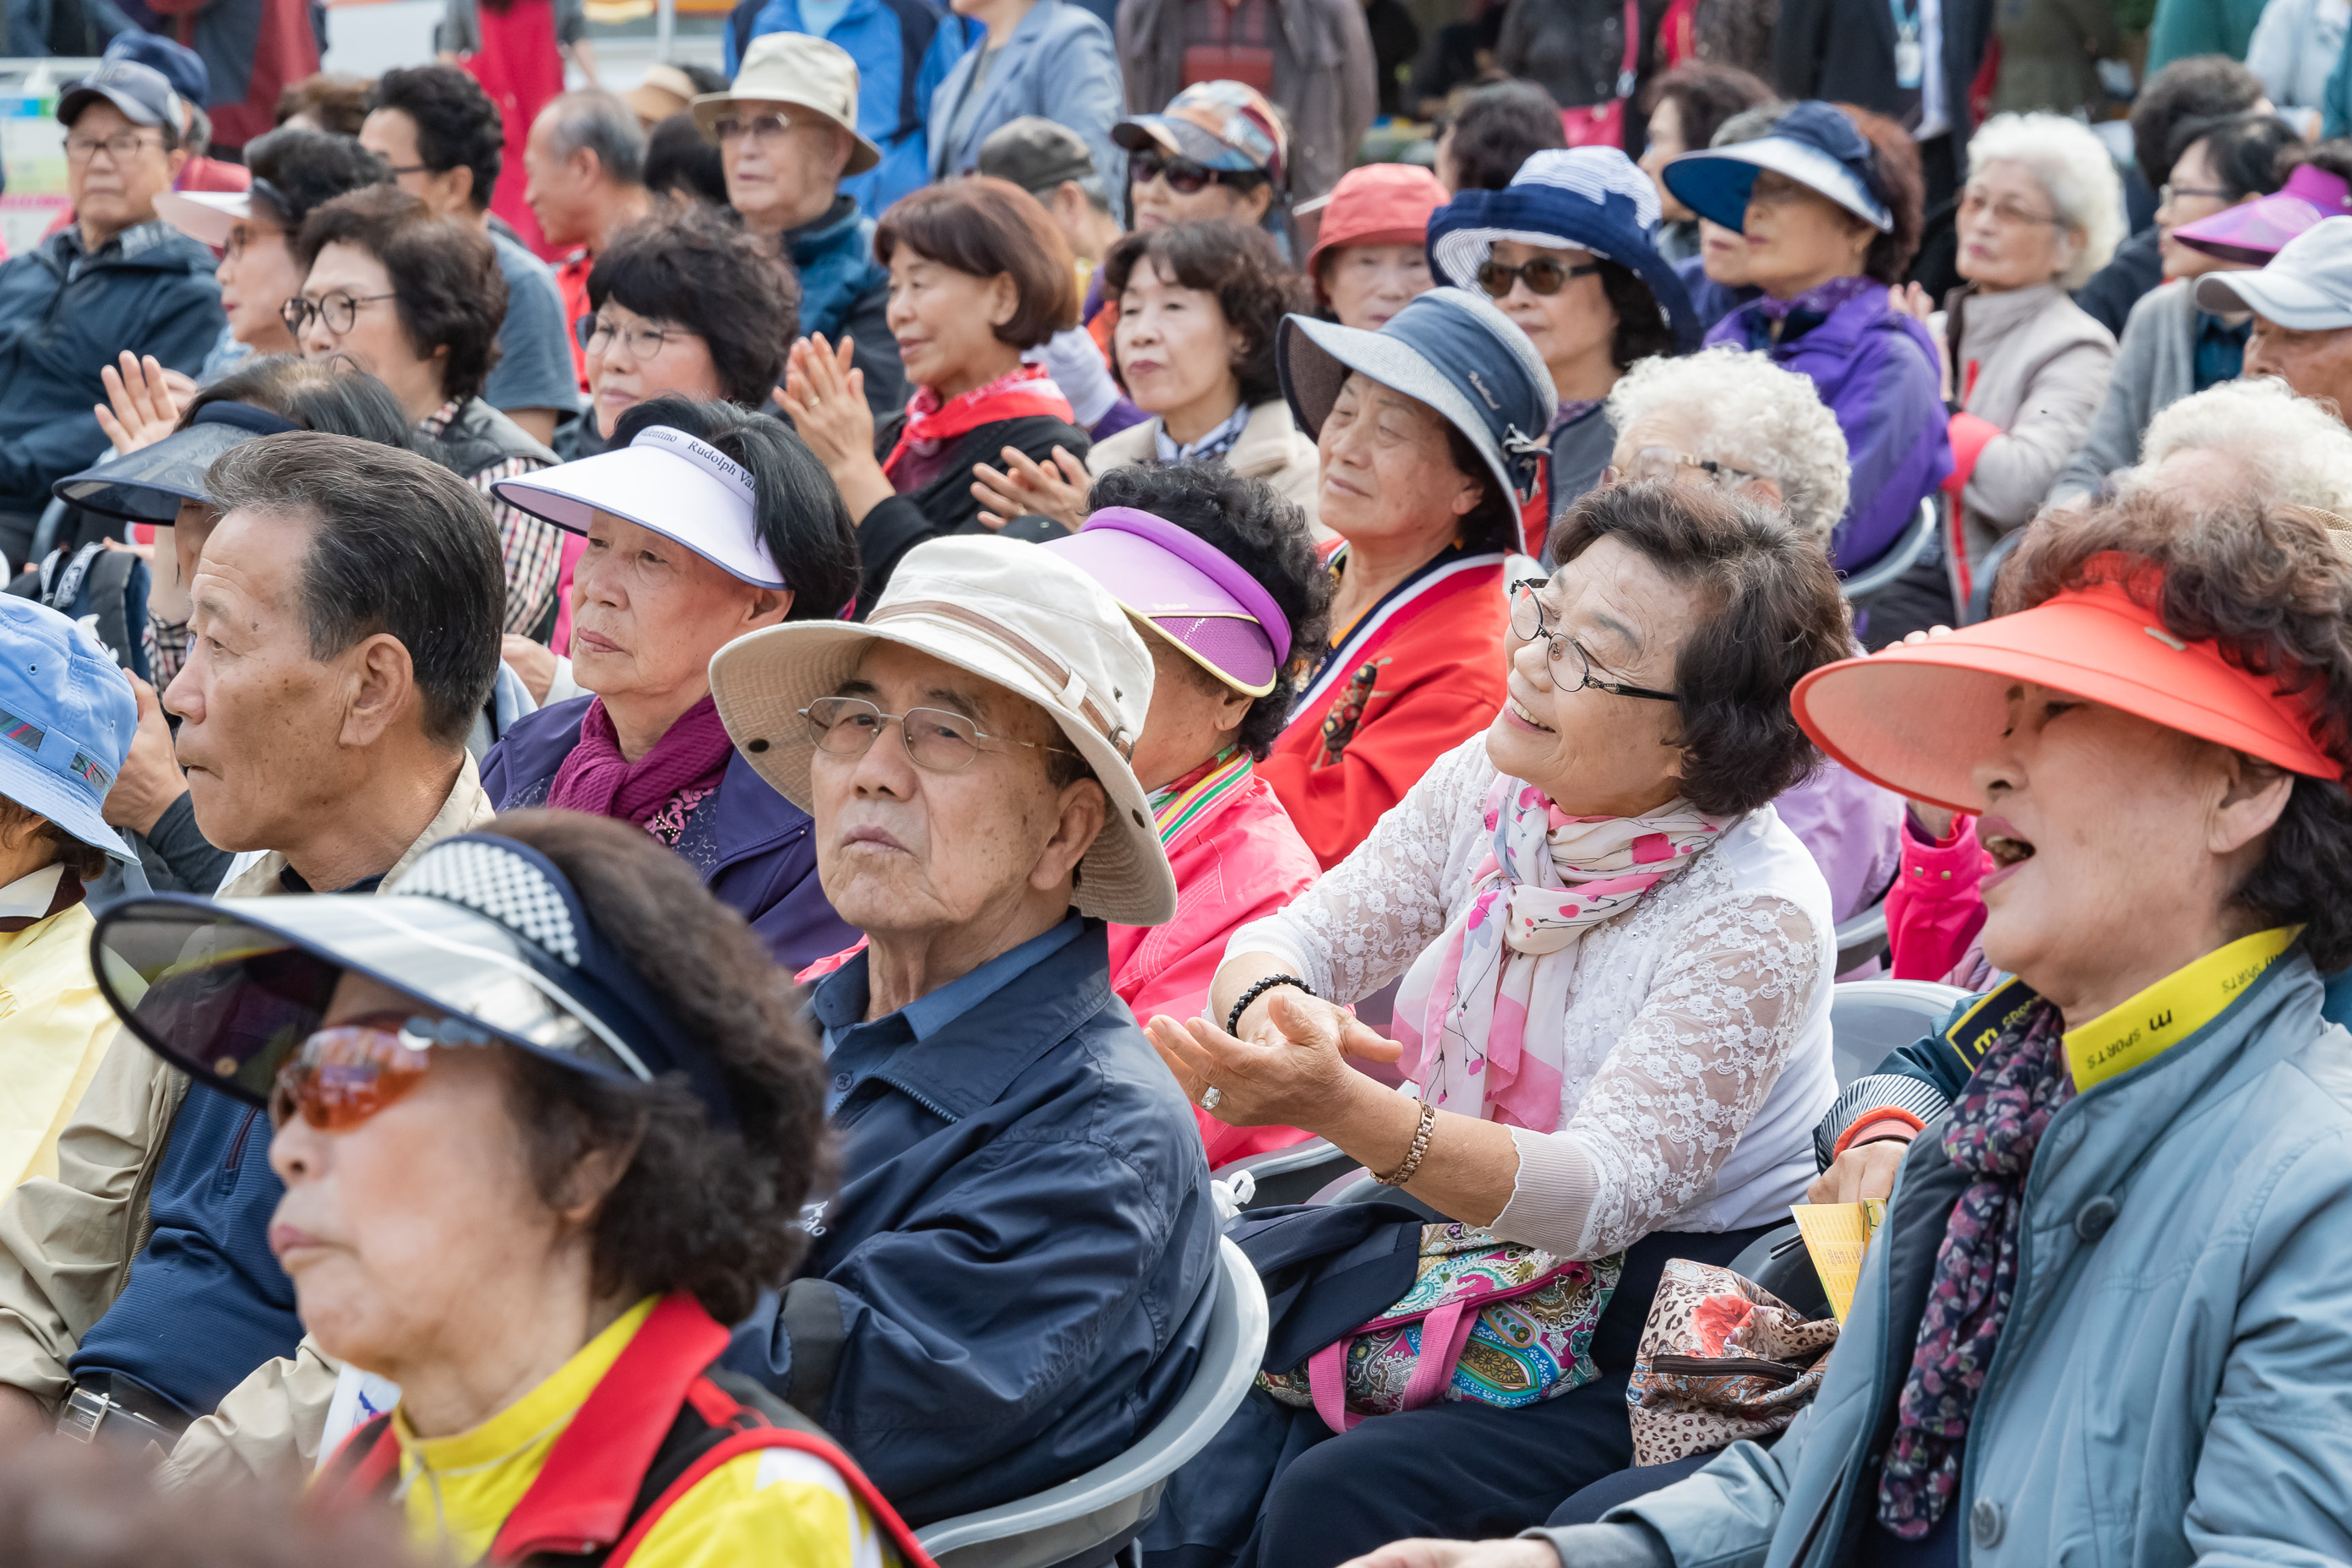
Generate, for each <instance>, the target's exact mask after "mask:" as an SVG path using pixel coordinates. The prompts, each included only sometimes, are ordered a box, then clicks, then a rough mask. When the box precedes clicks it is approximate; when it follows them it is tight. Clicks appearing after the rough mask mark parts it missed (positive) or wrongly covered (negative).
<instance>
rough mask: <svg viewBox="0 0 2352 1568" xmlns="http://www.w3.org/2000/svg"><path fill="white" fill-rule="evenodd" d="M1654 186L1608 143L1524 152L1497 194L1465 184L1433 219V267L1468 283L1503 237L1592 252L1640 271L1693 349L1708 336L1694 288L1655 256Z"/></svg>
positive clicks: (1687, 348)
mask: <svg viewBox="0 0 2352 1568" xmlns="http://www.w3.org/2000/svg"><path fill="white" fill-rule="evenodd" d="M1657 226H1658V188H1657V186H1656V185H1654V184H1651V183H1650V176H1649V175H1647V174H1643V173H1642V171H1641V170H1640V169H1638V168H1636V167H1635V166H1634V163H1633V160H1632V159H1631V158H1628V157H1627V156H1625V154H1624V153H1622V152H1621V151H1619V150H1618V149H1617V148H1614V147H1569V148H1546V149H1545V150H1543V151H1542V152H1539V153H1529V154H1528V161H1527V162H1526V163H1522V164H1520V165H1519V172H1518V173H1517V174H1514V175H1512V176H1511V183H1510V184H1509V185H1508V186H1507V187H1506V188H1504V189H1502V190H1499V191H1464V192H1462V193H1461V194H1460V195H1456V196H1455V197H1454V199H1453V200H1452V201H1451V202H1448V203H1447V204H1446V205H1444V206H1442V207H1440V208H1438V209H1437V211H1436V212H1435V213H1433V214H1432V215H1431V216H1430V219H1429V269H1430V272H1431V273H1432V274H1433V276H1435V277H1438V278H1442V279H1444V280H1445V281H1446V282H1448V283H1451V284H1454V286H1456V287H1457V288H1462V289H1474V288H1476V287H1477V283H1478V268H1481V267H1483V266H1485V265H1486V258H1488V257H1489V256H1491V255H1492V254H1493V253H1494V249H1495V246H1496V242H1497V241H1499V240H1507V239H1508V240H1517V241H1518V242H1519V243H1520V244H1523V245H1540V246H1545V247H1549V248H1551V249H1555V250H1565V249H1576V250H1584V251H1589V252H1591V254H1592V255H1594V256H1597V257H1599V258H1601V260H1603V261H1613V262H1615V263H1617V264H1618V265H1619V266H1620V267H1623V268H1627V269H1628V270H1630V271H1632V272H1633V274H1634V275H1635V276H1636V277H1638V278H1640V279H1641V280H1642V281H1643V284H1645V285H1647V286H1648V288H1649V290H1650V297H1651V298H1652V299H1653V300H1656V301H1657V305H1658V312H1659V314H1660V315H1661V316H1663V317H1664V319H1665V322H1666V326H1667V329H1668V330H1669V331H1672V332H1673V333H1674V335H1675V350H1676V352H1678V353H1692V352H1693V351H1695V350H1696V348H1697V347H1698V345H1699V340H1700V339H1701V338H1703V337H1705V336H1706V326H1705V325H1704V324H1703V323H1702V322H1701V321H1699V315H1698V312H1697V311H1696V310H1694V309H1692V308H1691V301H1690V291H1689V290H1688V289H1685V288H1684V287H1683V280H1682V279H1681V277H1680V276H1678V275H1677V274H1676V273H1675V269H1674V268H1673V267H1672V266H1671V265H1670V264H1669V263H1668V262H1667V260H1666V258H1664V257H1663V256H1661V255H1659V254H1658V247H1657V245H1656V243H1655V241H1654V235H1655V233H1656V230H1657Z"/></svg>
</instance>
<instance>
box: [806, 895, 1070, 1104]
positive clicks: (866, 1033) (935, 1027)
mask: <svg viewBox="0 0 2352 1568" xmlns="http://www.w3.org/2000/svg"><path fill="white" fill-rule="evenodd" d="M1086 925H1087V922H1086V920H1085V918H1084V917H1083V916H1081V915H1078V914H1076V912H1073V913H1072V914H1070V915H1069V916H1068V917H1067V918H1066V919H1065V920H1064V921H1062V923H1061V924H1059V925H1057V926H1055V928H1054V929H1053V930H1051V931H1047V932H1045V934H1044V935H1043V936H1033V937H1031V938H1030V939H1029V940H1028V941H1027V942H1023V943H1022V944H1021V945H1020V946H1018V947H1015V948H1011V949H1008V950H1007V951H1005V952H1000V953H998V954H997V955H996V956H995V957H994V958H992V959H990V960H989V961H988V962H987V963H983V964H982V965H981V966H980V967H979V968H977V969H974V970H972V971H971V972H970V973H966V974H962V975H959V976H958V977H956V978H955V979H953V980H950V981H949V982H948V983H947V984H945V985H942V986H940V988H939V989H938V990H937V991H933V992H930V993H929V994H926V995H922V996H919V997H917V998H916V999H915V1000H913V1001H912V1002H909V1003H908V1004H907V1005H905V1006H904V1007H901V1008H899V1009H898V1011H897V1012H895V1013H888V1014H885V1015H884V1016H881V1017H879V1018H877V1019H875V1020H873V1021H872V1022H871V1023H865V1022H861V1021H860V1020H862V1019H864V1018H865V1016H866V1000H867V998H868V997H869V996H870V995H871V994H872V993H871V991H870V990H869V989H868V987H867V984H866V963H867V962H868V961H869V960H870V959H871V958H872V956H873V955H872V954H871V953H870V952H861V953H859V954H858V955H857V956H856V958H854V959H851V960H850V961H849V962H848V963H845V964H843V965H842V966H841V968H840V969H838V970H836V971H835V972H834V973H832V974H829V975H827V976H825V978H824V980H822V981H820V982H818V984H817V987H816V993H815V994H814V996H812V997H811V998H810V999H809V1011H810V1013H811V1014H812V1015H813V1016H814V1017H815V1019H816V1021H817V1023H818V1024H819V1025H820V1026H823V1028H824V1059H825V1060H826V1061H827V1062H829V1063H831V1064H832V1067H833V1078H832V1079H831V1080H830V1081H828V1082H827V1083H826V1085H825V1092H824V1113H825V1114H826V1115H827V1116H831V1115H832V1114H833V1113H834V1112H835V1111H836V1110H840V1109H841V1102H842V1101H843V1100H846V1099H848V1098H849V1091H850V1090H851V1089H856V1087H857V1083H858V1080H859V1079H863V1078H865V1077H866V1076H867V1075H868V1074H870V1073H872V1072H874V1071H875V1070H877V1068H881V1067H883V1066H884V1065H885V1064H887V1062H888V1061H889V1059H890V1058H891V1057H892V1056H894V1055H895V1054H897V1052H898V1049H899V1047H903V1046H907V1045H910V1044H917V1043H919V1042H921V1041H923V1040H927V1039H929V1038H930V1037H932V1036H933V1035H936V1034H938V1033H939V1032H940V1030H942V1029H944V1028H946V1027H947V1026H949V1025H950V1024H952V1023H954V1022H955V1021H956V1020H957V1019H958V1018H961V1017H962V1016H964V1015H965V1014H966V1013H968V1012H970V1011H971V1009H972V1008H974V1007H976V1006H978V1005H980V1004H981V1003H982V1002H985V1001H986V1000H988V998H990V997H991V996H993V995H995V994H997V993H998V992H999V991H1002V990H1003V989H1004V987H1005V986H1007V985H1009V984H1012V983H1013V981H1015V980H1017V979H1019V978H1020V977H1021V976H1022V975H1024V974H1025V973H1028V972H1029V971H1030V970H1032V969H1034V968H1035V967H1036V966H1037V965H1038V964H1040V963H1044V962H1045V960H1046V959H1048V958H1051V957H1052V956H1053V955H1054V954H1055V953H1057V952H1061V951H1062V949H1064V948H1066V947H1067V946H1069V945H1070V943H1071V942H1075V941H1076V939H1077V935H1078V933H1079V932H1080V931H1084V930H1085V929H1086ZM950 1120H952V1119H950Z"/></svg>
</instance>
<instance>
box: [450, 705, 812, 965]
mask: <svg viewBox="0 0 2352 1568" xmlns="http://www.w3.org/2000/svg"><path fill="white" fill-rule="evenodd" d="M593 700H594V699H593V698H589V697H574V698H572V700H569V701H565V702H558V703H555V704H553V705H551V706H550V707H546V708H542V709H541V710H539V711H538V712H536V713H531V714H528V715H526V716H525V717H523V718H520V719H518V720H516V721H515V722H514V724H513V725H512V726H511V727H510V728H509V730H508V731H507V732H506V734H505V736H504V737H503V738H501V739H500V740H499V743H498V744H497V745H495V746H493V747H491V748H490V754H489V755H488V756H487V757H484V758H483V759H482V788H483V789H484V790H485V791H487V792H488V795H489V797H490V800H491V802H492V803H493V804H494V805H497V807H498V808H499V810H500V811H521V810H523V809H525V808H526V807H529V806H534V805H544V804H546V801H547V793H548V790H549V789H550V788H551V786H552V785H553V784H554V783H555V770H556V769H558V768H560V767H562V765H563V759H564V758H566V757H568V756H570V755H571V754H572V747H574V746H576V745H578V744H579V743H580V721H581V720H582V719H583V718H584V717H586V715H587V712H588V704H589V703H590V702H592V701H593ZM814 826H815V825H814V823H812V822H811V821H810V820H809V815H808V813H807V812H804V811H803V810H802V809H801V808H800V807H799V806H797V805H793V803H792V802H791V801H788V800H786V799H785V798H784V797H783V796H782V795H778V794H777V793H776V792H775V791H774V790H772V789H771V788H769V787H768V784H767V782H766V781H765V780H763V779H761V777H760V775H759V774H758V773H754V772H752V771H751V763H747V762H745V761H744V760H743V753H742V752H735V753H734V754H733V755H731V756H730V757H729V758H728V759H727V772H726V773H724V774H723V775H722V776H721V777H720V778H719V787H718V788H717V789H716V790H714V791H712V792H711V793H710V794H709V795H705V796H704V797H703V798H702V800H701V802H700V803H699V804H698V805H696V806H695V808H694V810H693V811H692V812H690V813H688V816H687V819H686V830H685V831H684V832H683V833H681V834H680V835H679V836H678V840H677V852H678V853H679V854H680V855H683V856H684V857H686V858H687V859H688V861H690V862H692V863H693V866H694V868H695V869H696V870H698V871H699V872H701V873H702V881H703V885H704V886H705V887H707V888H709V889H710V891H711V893H712V895H713V896H715V897H716V898H717V899H718V900H719V902H720V903H722V904H725V905H727V906H728V907H729V908H730V909H731V910H735V911H736V912H737V913H739V914H740V915H741V916H742V917H743V918H744V919H745V920H747V921H751V930H752V931H754V932H756V933H757V934H758V935H759V938H760V940H761V941H762V942H766V943H767V944H768V950H769V951H770V952H773V953H774V954H775V955H776V962H777V963H780V964H782V965H783V966H784V968H785V970H786V971H788V972H797V971H799V970H800V969H802V968H803V967H805V966H806V965H808V964H811V963H815V962H816V961H817V960H818V959H820V958H824V957H826V956H828V955H830V954H833V953H836V952H840V951H841V950H842V949H843V948H845V947H847V946H849V945H851V944H852V943H853V942H856V941H857V936H858V933H857V932H856V930H855V929H853V928H851V927H849V926H846V925H844V924H842V922H841V917H840V916H839V915H836V914H835V913H834V912H833V906H832V905H831V904H829V903H827V902H825V898H824V889H823V888H821V887H819V886H818V885H817V879H816V842H815V835H814V831H813V829H814Z"/></svg>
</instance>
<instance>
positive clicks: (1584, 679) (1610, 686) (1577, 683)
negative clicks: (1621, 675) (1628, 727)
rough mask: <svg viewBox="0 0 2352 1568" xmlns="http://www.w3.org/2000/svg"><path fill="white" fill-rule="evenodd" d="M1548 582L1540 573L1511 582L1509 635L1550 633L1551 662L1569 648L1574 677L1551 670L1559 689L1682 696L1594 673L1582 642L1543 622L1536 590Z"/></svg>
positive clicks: (1655, 698) (1652, 698) (1525, 638)
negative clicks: (1562, 676) (1587, 688)
mask: <svg viewBox="0 0 2352 1568" xmlns="http://www.w3.org/2000/svg"><path fill="white" fill-rule="evenodd" d="M1548 586H1549V580H1548V579H1545V578H1542V577H1522V578H1520V579H1519V580H1518V581H1517V582H1516V583H1514V584H1511V635H1512V636H1513V637H1517V638H1518V639H1519V640H1520V641H1521V642H1536V641H1538V640H1539V639H1541V638H1544V637H1549V638H1550V639H1551V647H1549V648H1548V649H1546V650H1545V651H1546V653H1547V654H1548V655H1549V658H1550V659H1551V661H1552V663H1554V664H1559V663H1561V662H1562V656H1563V655H1565V654H1567V653H1569V652H1570V651H1573V652H1574V653H1575V655H1576V679H1574V680H1562V679H1560V678H1559V672H1558V671H1554V672H1553V675H1552V684H1553V685H1554V686H1557V687H1558V688H1559V689H1561V690H1562V691H1581V690H1583V689H1585V688H1586V687H1588V686H1590V687H1591V688H1592V689H1594V690H1596V691H1606V692H1607V693H1609V694H1610V695H1611V696H1612V697H1639V698H1641V699H1642V700H1644V701H1647V702H1680V701H1681V700H1682V699H1681V698H1679V697H1677V696H1675V694H1674V693H1673V692H1671V691H1654V690H1652V689H1650V688H1648V687H1646V686H1628V685H1626V684H1625V683H1624V682H1623V681H1622V680H1603V679H1601V678H1600V677H1599V676H1596V675H1594V674H1593V673H1592V656H1591V654H1589V653H1587V652H1585V651H1584V645H1583V644H1582V643H1580V642H1578V641H1577V640H1576V639H1575V638H1574V637H1570V636H1568V635H1567V634H1566V633H1565V632H1558V631H1554V630H1553V629H1552V628H1551V627H1549V626H1546V625H1544V618H1543V601H1542V600H1540V599H1538V598H1537V597H1536V592H1537V590H1538V589H1540V588H1544V587H1548Z"/></svg>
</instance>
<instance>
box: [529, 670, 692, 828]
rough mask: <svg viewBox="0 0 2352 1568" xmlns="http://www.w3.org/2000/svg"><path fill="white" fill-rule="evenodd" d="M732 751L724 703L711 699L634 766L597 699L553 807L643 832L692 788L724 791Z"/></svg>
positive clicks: (554, 790)
mask: <svg viewBox="0 0 2352 1568" xmlns="http://www.w3.org/2000/svg"><path fill="white" fill-rule="evenodd" d="M733 750H734V743H733V742H730V741H729V740H728V739H727V729H726V726H724V725H722V724H721V723H719V706H718V704H717V703H716V702H714V701H713V700H711V699H710V698H709V696H705V697H704V698H703V700H701V701H699V702H698V703H696V704H695V705H694V706H693V707H691V708H689V709H688V710H686V711H685V712H683V713H681V714H679V715H678V716H677V721H676V722H675V723H673V724H671V725H670V727H669V728H668V729H667V730H666V731H663V732H662V738H661V739H660V740H658V741H656V742H654V745H653V750H651V751H649V752H646V754H645V755H644V756H642V757H639V758H638V759H637V760H636V761H635V762H634V763H633V762H630V761H628V760H627V759H626V758H625V757H623V756H622V755H621V741H620V737H619V735H618V734H617V733H616V732H615V731H614V728H613V716H612V715H611V714H609V713H607V712H605V711H604V699H603V698H601V697H598V698H593V699H592V700H590V701H589V703H588V711H587V713H586V714H585V715H583V717H582V719H581V721H580V743H579V744H578V745H576V746H574V747H572V754H571V755H570V756H568V757H566V758H564V759H563V765H562V767H560V768H558V769H556V770H555V782H554V783H553V784H551V785H550V786H549V788H548V792H547V804H548V805H551V806H557V807H560V808H562V809H563V810H565V811H584V812H587V813H589V814H590V815H591V816H611V817H617V818H619V819H620V820H622V821H624V822H634V823H635V824H636V825H637V826H640V827H644V826H646V825H647V824H649V823H650V822H651V821H652V820H653V818H654V817H655V816H657V815H658V814H659V813H660V811H661V809H662V808H663V807H664V806H665V805H668V804H669V803H670V801H671V800H673V799H675V798H676V797H677V796H678V795H682V794H684V793H686V792H687V791H689V790H693V791H698V792H702V793H707V792H709V790H711V789H715V788H716V787H718V784H719V775H720V774H722V773H725V772H726V771H727V759H728V756H729V755H730V753H731V752H733Z"/></svg>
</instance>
